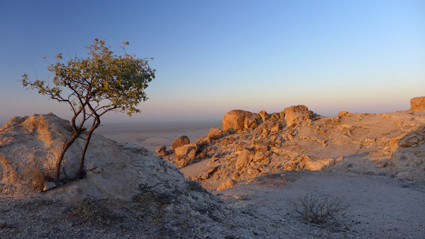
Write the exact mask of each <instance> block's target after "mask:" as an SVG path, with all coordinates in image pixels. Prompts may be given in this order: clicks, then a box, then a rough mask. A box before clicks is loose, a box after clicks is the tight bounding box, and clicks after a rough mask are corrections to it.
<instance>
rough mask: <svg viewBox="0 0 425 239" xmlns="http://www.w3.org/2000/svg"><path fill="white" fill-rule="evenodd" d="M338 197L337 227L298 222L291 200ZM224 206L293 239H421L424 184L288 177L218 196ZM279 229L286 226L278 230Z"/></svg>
mask: <svg viewBox="0 0 425 239" xmlns="http://www.w3.org/2000/svg"><path fill="white" fill-rule="evenodd" d="M310 192H315V193H319V194H320V193H323V194H328V195H334V196H337V197H339V198H340V199H341V200H342V201H343V203H344V204H345V205H346V206H347V208H346V210H345V213H344V215H341V216H339V217H337V218H336V220H335V222H336V224H335V223H330V224H328V225H322V226H314V225H311V224H310V225H308V224H303V223H301V221H300V220H297V219H296V218H295V214H294V213H293V212H292V206H291V203H290V202H291V201H292V200H295V201H297V199H298V198H299V197H301V196H303V195H304V194H305V193H310ZM216 194H217V195H219V196H220V197H222V198H223V199H224V200H225V201H226V202H227V203H229V204H231V205H233V206H234V207H236V208H239V209H244V210H247V211H250V212H251V213H252V214H254V215H257V216H258V217H265V218H269V219H271V221H277V222H280V223H279V225H280V226H279V227H278V228H274V227H273V226H270V227H269V228H268V229H267V230H270V233H271V234H274V233H275V232H278V231H281V230H282V229H284V230H282V231H281V232H283V231H285V232H289V235H291V237H293V238H312V237H319V238H425V185H424V184H423V183H422V184H421V183H414V182H409V181H402V180H397V179H394V178H388V177H383V176H372V175H359V174H349V173H341V174H340V173H327V172H288V173H287V174H286V175H285V176H284V177H282V178H280V177H277V178H274V179H273V178H270V177H269V178H267V179H264V180H261V179H259V180H257V181H255V182H251V183H249V184H240V185H237V186H235V187H233V188H231V189H226V190H223V191H220V192H216ZM282 225H284V226H283V227H284V228H282Z"/></svg>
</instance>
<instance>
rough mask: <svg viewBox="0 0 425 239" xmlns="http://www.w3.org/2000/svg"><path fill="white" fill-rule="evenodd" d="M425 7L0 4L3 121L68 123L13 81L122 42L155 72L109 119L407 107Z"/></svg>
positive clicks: (419, 77) (423, 84)
mask: <svg viewBox="0 0 425 239" xmlns="http://www.w3.org/2000/svg"><path fill="white" fill-rule="evenodd" d="M99 4H102V8H101V10H99V8H98V5H99ZM423 12H425V2H424V1H419V0H418V1H373V2H370V1H356V2H340V1H320V2H319V1H296V2H291V1H264V2H261V3H260V2H256V1H230V2H229V1H216V2H214V3H211V2H197V1H182V2H174V1H161V2H145V1H121V2H119V3H118V2H114V1H91V2H84V1H74V2H72V3H71V2H62V1H43V2H35V1H19V2H7V3H5V2H3V3H0V33H1V35H2V36H3V37H2V38H0V52H2V54H1V55H0V82H1V84H2V87H1V88H0V109H1V113H0V122H3V123H4V122H6V121H7V120H8V119H9V118H11V117H13V116H24V115H32V114H33V113H38V114H46V113H48V112H53V113H55V114H56V115H58V116H60V117H62V118H66V119H69V118H70V111H69V109H68V106H67V105H66V104H59V103H57V102H54V101H52V100H50V99H49V98H48V97H47V96H43V95H38V94H37V92H36V91H30V90H28V91H26V90H25V89H24V88H23V87H22V86H21V84H20V82H18V81H19V79H20V77H21V75H23V74H24V73H28V74H29V76H30V79H32V80H35V79H40V80H46V81H48V80H49V74H48V72H47V69H46V68H47V66H48V65H49V64H48V63H47V62H50V63H54V62H55V60H54V56H55V55H56V54H58V53H62V54H63V56H64V59H65V60H66V59H68V58H71V57H75V56H77V57H86V55H87V51H86V49H85V47H86V46H88V45H89V44H90V43H91V42H92V41H93V39H94V38H96V37H97V38H100V39H105V41H106V45H108V46H111V48H112V50H113V51H114V53H115V54H122V51H121V49H120V47H119V44H120V42H122V41H129V42H130V45H129V46H128V48H127V51H128V52H129V53H134V54H135V55H136V56H137V57H139V58H145V57H153V58H154V60H153V61H151V62H150V65H151V66H152V67H153V68H155V69H156V70H157V72H156V79H154V80H153V81H152V82H151V83H150V84H149V87H148V88H147V89H146V93H147V96H148V97H149V99H148V100H147V101H146V102H143V103H142V104H141V105H140V108H141V110H142V114H136V115H134V116H133V117H131V118H129V117H128V116H126V115H125V114H122V113H113V114H109V115H105V117H104V118H103V122H105V123H120V122H121V123H132V122H185V121H186V122H187V121H191V120H192V121H216V120H221V119H222V117H223V115H224V114H225V113H226V112H228V111H230V110H233V109H242V110H247V111H251V112H259V111H261V110H266V111H267V112H268V113H272V112H280V111H282V110H283V109H284V108H286V107H289V106H292V105H300V104H303V105H306V106H307V107H308V108H309V109H310V110H312V111H314V112H316V113H318V114H320V115H324V116H332V115H336V114H337V113H338V112H339V111H349V112H354V113H382V112H393V111H398V110H407V109H409V100H410V99H411V98H413V97H417V96H424V95H425V70H424V69H423V66H424V65H425V44H423V42H425V30H424V29H425V15H424V14H423ZM44 56H46V57H47V62H46V61H45V60H43V57H44Z"/></svg>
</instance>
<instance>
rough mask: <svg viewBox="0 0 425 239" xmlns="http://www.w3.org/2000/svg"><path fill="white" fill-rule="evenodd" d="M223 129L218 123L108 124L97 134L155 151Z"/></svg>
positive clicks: (100, 128)
mask: <svg viewBox="0 0 425 239" xmlns="http://www.w3.org/2000/svg"><path fill="white" fill-rule="evenodd" d="M213 127H217V128H221V122H218V121H196V122H140V123H106V124H104V125H102V126H101V127H99V129H98V130H97V131H96V133H98V134H101V135H103V136H105V137H107V138H110V139H112V140H115V141H117V142H118V143H125V142H128V143H133V144H137V145H140V146H143V147H145V148H146V149H148V150H150V151H153V152H154V151H155V149H156V147H158V146H160V145H166V146H167V148H169V147H170V146H171V144H172V143H173V141H174V140H175V139H176V138H178V137H180V136H182V135H186V136H188V137H189V139H190V141H191V142H194V141H196V140H197V139H198V138H200V137H205V136H207V133H208V131H209V129H210V128H213Z"/></svg>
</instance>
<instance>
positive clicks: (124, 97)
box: [22, 38, 155, 186]
mask: <svg viewBox="0 0 425 239" xmlns="http://www.w3.org/2000/svg"><path fill="white" fill-rule="evenodd" d="M126 45H129V42H123V45H122V48H123V50H124V55H120V56H119V55H114V53H113V52H112V51H111V50H110V49H109V47H107V46H105V41H104V40H99V39H97V38H96V39H94V43H93V44H92V45H90V46H89V47H87V49H88V50H89V56H88V57H87V58H78V57H75V58H74V59H69V60H68V61H64V60H63V57H62V54H58V55H56V58H57V60H58V62H57V63H55V64H52V65H50V66H49V67H48V68H47V69H48V70H49V71H50V72H51V73H52V74H53V79H52V83H53V84H52V85H51V84H46V82H45V81H42V80H35V81H31V80H29V78H28V75H27V74H24V75H23V76H22V85H23V86H24V87H26V88H30V89H36V90H38V93H40V94H43V95H48V96H49V97H50V98H51V99H53V100H56V101H59V102H65V103H68V104H69V106H70V107H71V109H72V111H73V113H74V116H73V117H72V120H71V126H72V129H73V131H74V133H73V135H72V136H71V138H69V139H67V140H66V142H65V143H64V145H63V147H62V151H61V153H60V155H59V156H58V160H57V164H56V176H55V181H56V185H57V186H59V184H60V182H59V181H60V171H61V163H62V161H63V157H64V155H65V152H66V151H67V150H68V148H69V147H70V146H71V145H72V144H73V143H74V142H75V140H76V139H77V138H78V137H79V136H80V135H81V134H82V133H85V134H87V136H86V139H85V145H84V148H83V151H82V153H81V158H80V167H79V169H78V176H77V177H78V178H83V177H84V174H85V170H84V158H85V154H86V152H87V148H88V145H89V142H90V139H91V136H92V133H93V131H94V130H95V129H96V128H97V127H99V125H100V117H101V116H102V115H104V114H105V113H107V112H109V111H113V110H120V111H123V112H126V113H127V114H128V115H129V116H131V115H132V114H133V113H138V112H140V110H139V109H138V108H137V105H138V104H139V103H140V102H142V101H145V100H147V99H148V98H147V96H146V93H145V89H146V88H147V87H148V83H149V82H151V81H152V80H153V79H154V78H155V70H154V69H151V68H150V66H149V65H148V60H147V59H139V58H136V57H135V56H134V55H130V54H127V52H126V51H125V46H126ZM89 120H91V121H92V125H91V128H90V130H87V128H86V127H85V123H86V122H87V121H89ZM77 122H78V123H77Z"/></svg>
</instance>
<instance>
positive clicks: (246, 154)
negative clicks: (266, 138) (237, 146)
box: [235, 149, 252, 171]
mask: <svg viewBox="0 0 425 239" xmlns="http://www.w3.org/2000/svg"><path fill="white" fill-rule="evenodd" d="M251 159H252V154H251V152H250V151H249V150H247V149H244V150H243V151H242V152H241V153H240V154H239V156H238V158H237V159H236V163H235V167H236V170H238V171H239V170H242V169H243V168H245V167H246V166H247V165H248V164H249V162H250V161H251Z"/></svg>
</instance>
